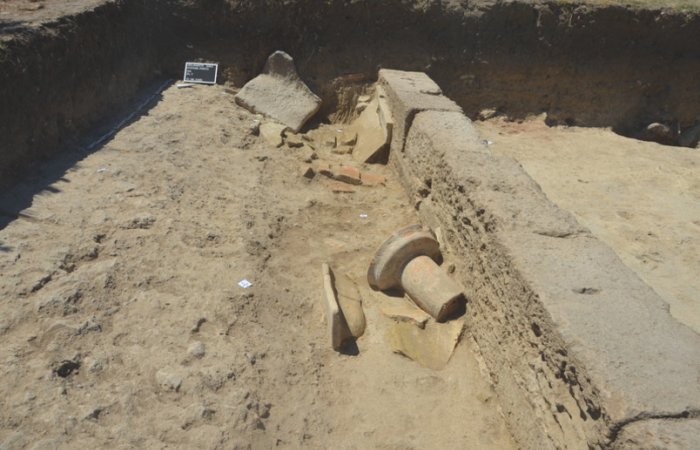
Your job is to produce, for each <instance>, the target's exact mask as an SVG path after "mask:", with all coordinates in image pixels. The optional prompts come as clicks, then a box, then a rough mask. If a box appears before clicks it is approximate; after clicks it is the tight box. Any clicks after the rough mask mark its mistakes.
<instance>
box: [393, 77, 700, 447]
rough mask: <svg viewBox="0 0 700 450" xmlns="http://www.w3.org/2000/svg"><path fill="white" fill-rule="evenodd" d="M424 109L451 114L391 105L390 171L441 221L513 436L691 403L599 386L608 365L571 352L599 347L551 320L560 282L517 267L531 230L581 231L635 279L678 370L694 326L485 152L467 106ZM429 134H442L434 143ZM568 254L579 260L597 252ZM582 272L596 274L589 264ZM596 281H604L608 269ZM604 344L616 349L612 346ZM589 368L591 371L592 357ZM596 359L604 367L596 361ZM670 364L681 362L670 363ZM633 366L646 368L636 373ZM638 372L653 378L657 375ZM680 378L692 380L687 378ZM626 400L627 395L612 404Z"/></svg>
mask: <svg viewBox="0 0 700 450" xmlns="http://www.w3.org/2000/svg"><path fill="white" fill-rule="evenodd" d="M380 83H382V84H383V85H384V87H385V89H387V91H388V92H389V93H390V95H388V97H389V100H390V103H391V106H392V108H396V109H398V110H399V111H402V110H405V109H406V106H405V105H400V106H398V107H397V106H394V105H395V103H397V102H401V98H400V94H399V95H391V91H392V90H391V86H390V83H389V82H388V81H387V80H386V79H384V80H382V79H381V73H380ZM421 115H425V120H426V121H428V122H431V123H430V124H429V125H428V126H425V127H423V128H424V129H423V130H421V126H420V125H419V126H418V127H417V129H416V130H414V124H416V123H419V122H420V120H419V119H418V118H419V117H420V116H421ZM431 115H432V116H435V115H438V116H441V117H443V118H447V117H448V116H454V115H459V116H462V115H461V114H459V113H456V112H444V111H442V112H438V111H434V112H430V111H428V112H418V113H415V114H410V115H408V114H405V115H403V117H402V116H401V115H399V116H398V117H396V120H397V121H399V120H402V119H403V120H406V119H409V120H410V123H405V124H403V125H404V126H406V127H409V130H408V131H406V133H405V134H406V136H407V139H406V140H405V142H393V143H392V149H391V150H392V151H391V154H392V162H393V163H394V164H395V165H396V166H397V168H398V170H399V172H400V173H401V177H402V180H403V182H404V185H405V187H406V189H407V190H408V192H409V195H415V196H416V200H417V202H416V203H417V206H418V209H419V211H420V213H421V216H422V217H423V219H424V220H425V221H426V222H427V223H428V224H430V225H431V226H435V227H437V226H440V227H442V228H443V230H445V231H446V233H445V234H446V235H447V237H448V243H449V247H451V250H452V251H453V252H455V253H456V254H457V255H458V256H457V257H456V258H455V260H456V261H460V262H461V264H458V266H459V267H458V269H459V274H460V276H461V278H462V280H463V281H464V284H465V285H467V286H469V287H468V288H467V289H468V291H469V290H470V289H471V292H469V294H470V298H471V305H470V306H471V308H470V316H471V322H472V323H471V329H472V332H473V333H474V335H475V338H476V340H477V341H478V342H479V344H480V345H481V346H482V350H483V351H484V357H485V359H486V360H487V362H488V364H489V366H490V368H491V371H492V376H493V378H494V381H495V382H496V387H497V389H498V390H499V393H500V394H501V400H502V402H503V403H504V404H503V406H504V409H505V411H506V415H507V418H508V420H509V423H510V425H511V428H512V429H513V432H514V434H515V435H516V438H518V439H519V441H520V443H521V445H523V447H525V448H547V447H550V448H557V447H560V448H561V447H568V446H571V442H572V441H574V442H575V441H578V442H580V445H581V446H586V445H588V446H590V447H593V448H595V447H607V446H608V445H610V443H611V441H612V440H614V439H615V437H616V436H617V435H618V434H619V432H620V428H621V427H624V425H625V424H627V423H633V422H634V421H639V420H644V419H645V417H657V416H668V417H674V416H677V415H678V414H681V415H682V414H686V415H688V414H693V415H694V414H696V412H697V411H696V409H695V408H697V406H696V403H695V402H694V400H695V399H693V398H691V399H689V400H688V401H687V402H682V403H677V407H676V408H675V409H674V408H673V407H671V408H667V410H664V408H661V410H654V407H655V405H654V403H655V400H656V399H655V398H654V397H653V396H652V397H649V396H647V397H648V398H643V399H642V400H640V401H638V402H637V401H636V399H635V398H631V399H630V395H631V396H632V397H634V395H635V392H639V391H634V390H632V391H630V392H625V393H624V395H619V393H618V392H610V391H609V389H610V388H611V387H612V388H616V387H619V386H617V384H616V383H615V382H614V381H615V374H614V373H613V374H612V377H610V376H608V377H607V378H612V380H613V383H612V384H611V383H610V379H608V380H605V378H606V374H603V376H602V377H601V374H600V373H595V371H593V372H594V373H592V374H591V373H589V370H588V367H587V364H584V363H583V362H582V361H581V359H580V358H579V355H584V358H583V359H585V360H586V362H587V363H589V364H588V365H590V362H591V361H592V360H593V359H595V358H601V359H604V360H605V358H604V357H603V356H609V355H600V354H597V353H594V354H590V351H591V350H592V349H590V348H586V343H585V342H584V343H581V342H576V340H575V338H576V332H577V331H580V330H577V329H576V327H567V325H566V324H563V323H561V318H562V317H567V314H568V313H567V312H566V311H564V312H562V311H561V309H562V308H564V309H566V308H567V307H570V306H571V305H568V306H567V301H569V299H567V298H565V297H566V296H567V295H568V294H567V295H564V296H563V300H562V299H559V298H557V297H558V294H559V295H560V294H561V292H557V290H556V289H549V288H548V286H547V285H546V283H547V280H546V279H544V280H543V279H542V277H539V278H540V279H539V280H537V278H538V277H537V276H535V275H536V274H535V273H534V272H533V271H532V270H530V271H528V270H527V268H528V265H529V264H530V262H531V261H529V260H528V259H529V258H527V255H523V253H522V250H523V247H525V250H527V251H531V250H533V249H532V248H527V247H528V246H526V245H523V244H524V243H527V242H528V241H537V240H538V239H539V241H540V242H535V246H541V245H542V244H543V242H542V241H554V242H556V241H557V240H570V239H571V238H573V239H578V240H580V241H581V242H582V244H581V245H580V246H582V247H583V248H584V249H585V248H593V250H594V251H593V252H592V253H591V254H589V255H584V257H585V256H589V257H590V256H591V255H592V256H594V257H602V258H603V259H605V263H606V264H605V270H611V269H613V270H612V271H613V272H616V273H621V274H623V275H624V278H625V280H624V283H626V284H631V285H635V284H636V286H634V287H635V289H636V291H635V292H634V293H633V295H631V296H630V297H631V298H630V299H628V301H629V302H631V303H632V304H636V303H639V302H640V301H642V302H646V303H645V304H644V305H643V308H641V309H642V310H643V312H644V313H645V314H647V315H648V317H647V319H649V318H650V320H651V321H652V322H653V321H659V322H661V323H662V326H661V327H660V329H658V327H657V329H656V330H655V332H656V333H657V334H658V333H659V332H661V334H663V333H664V332H665V331H670V334H672V335H673V336H674V338H676V339H680V340H681V341H685V343H686V344H689V346H686V351H685V352H684V355H685V356H690V357H691V359H692V360H693V361H690V362H689V364H688V367H687V370H685V372H688V373H686V374H685V375H687V376H686V377H685V378H686V379H692V376H693V371H694V370H695V369H694V367H695V366H696V365H697V362H698V360H700V354H699V353H695V354H694V353H693V352H692V346H693V345H700V344H699V343H698V342H699V341H698V336H697V334H694V333H692V332H691V331H690V330H688V329H686V328H685V327H683V326H681V325H680V324H678V323H677V322H675V321H673V319H671V318H670V316H669V314H668V311H667V307H665V306H664V305H665V303H664V302H663V301H662V300H661V299H660V298H658V296H656V294H655V293H654V292H653V291H652V290H651V289H649V288H648V287H647V286H646V285H644V283H643V282H641V280H639V278H638V277H636V275H634V274H633V273H632V272H631V271H630V270H629V269H628V268H627V267H625V266H624V265H623V264H622V263H621V262H620V261H619V260H618V259H617V258H616V256H615V255H614V253H613V252H612V251H611V250H610V249H609V248H607V247H606V246H605V245H603V244H602V243H601V242H600V241H598V240H597V239H596V238H595V237H593V236H592V235H591V234H590V233H589V232H588V231H587V230H586V229H585V228H583V227H581V226H580V225H579V224H578V223H577V222H576V221H575V220H574V219H573V217H572V216H571V215H570V214H568V213H565V212H563V211H561V210H560V209H559V208H557V207H556V206H555V205H553V204H551V202H549V201H548V200H547V198H546V197H545V196H544V194H543V193H542V192H541V191H540V190H539V187H538V186H537V185H536V183H534V181H532V180H531V179H530V178H529V176H527V174H525V172H524V171H523V170H522V169H521V168H520V167H519V166H518V165H517V164H516V163H514V162H513V161H504V160H502V159H500V160H499V159H498V158H495V157H494V156H493V155H491V154H490V152H489V151H488V149H487V148H486V147H485V146H484V145H483V144H482V143H481V140H480V138H479V137H478V134H477V133H476V132H475V130H474V129H473V127H471V125H470V123H469V121H468V119H467V118H466V117H463V116H462V117H461V118H460V119H461V120H462V121H463V123H462V125H461V126H459V127H455V126H454V125H455V124H456V123H458V122H459V120H457V119H455V118H454V117H453V118H452V123H451V124H450V127H447V128H444V127H443V129H441V130H440V129H439V128H440V127H437V128H436V127H435V124H436V123H435V121H436V120H437V122H438V123H439V122H440V119H439V118H436V117H432V118H431V117H429V116H431ZM395 116H396V114H395ZM448 122H450V120H448ZM399 127H401V124H399ZM401 128H403V127H401ZM435 141H439V143H440V144H445V143H446V144H447V145H435V144H436V142H435ZM397 144H398V145H397ZM399 146H400V147H399ZM464 149H466V150H465V151H461V150H464ZM464 167H475V168H476V170H471V171H466V172H465V171H464V170H463V169H464ZM487 173H488V174H489V175H487V176H486V174H487ZM513 189H515V191H513ZM523 196H524V198H523ZM509 197H510V198H509ZM514 201H517V202H518V203H522V202H523V201H524V202H525V203H526V204H527V203H528V202H530V203H532V205H530V207H533V208H535V209H536V211H529V212H530V214H529V215H527V216H526V215H521V216H520V218H516V216H518V215H520V213H521V212H522V210H519V209H518V207H517V205H515V207H514V204H513V202H514ZM533 214H534V217H535V218H534V221H533V220H532V219H530V221H529V222H527V221H526V222H525V223H523V220H526V219H523V217H528V216H529V217H530V218H532V217H533ZM514 218H515V220H511V219H514ZM431 222H432V223H431ZM533 237H534V239H533ZM518 248H520V251H518ZM560 250H562V249H561V248H557V245H554V246H552V248H550V249H548V251H547V252H545V254H544V255H538V257H544V258H545V259H550V260H551V259H552V257H553V256H556V254H557V253H558V252H559V251H560ZM530 259H531V258H530ZM569 259H570V258H569ZM578 263H584V264H587V265H590V264H596V261H595V260H590V261H578ZM575 266H576V262H575V261H574V267H575ZM610 266H612V267H610ZM565 270H570V268H567V269H565ZM593 273H594V274H595V275H600V274H599V273H597V272H596V271H593ZM593 278H594V279H593V281H595V277H593ZM557 281H560V280H557ZM606 281H607V282H613V283H614V281H615V280H606ZM538 282H539V283H538ZM542 282H544V285H543V283H542ZM585 287H586V286H581V288H585ZM591 287H593V286H591ZM574 289H576V288H574ZM574 294H576V293H575V292H574ZM578 295H581V294H578ZM620 295H623V296H624V293H623V292H614V295H613V297H616V296H617V297H619V296H620ZM543 296H544V298H543ZM574 296H575V295H574ZM609 300H610V299H609V298H605V299H604V301H609ZM612 300H613V301H614V300H615V298H612ZM621 303H623V304H624V302H621ZM557 309H559V310H557ZM569 313H570V311H569ZM569 316H570V317H572V316H571V315H570V314H569ZM553 317H555V318H557V319H558V321H557V320H554V319H553ZM638 325H639V324H638ZM641 326H642V327H643V326H644V324H641ZM633 328H634V327H633ZM637 328H639V326H637ZM598 344H600V342H598ZM637 347H638V346H637ZM508 348H509V349H510V350H508ZM688 348H690V349H691V350H690V351H688ZM698 348H700V347H698ZM595 350H599V349H595ZM615 350H617V351H619V346H618V348H616V349H615ZM630 350H631V351H635V350H638V348H630ZM587 352H588V353H589V354H588V355H587V357H586V353H587ZM640 356H642V357H643V355H640ZM613 357H614V355H613ZM608 359H609V358H608ZM649 364H653V361H650V362H649ZM642 366H643V365H642ZM642 368H644V367H642ZM597 369H598V372H600V370H601V368H600V367H599V368H597ZM613 369H614V368H613ZM602 370H603V371H605V370H607V368H606V367H602ZM673 370H674V371H681V372H683V371H684V368H683V367H682V366H679V365H676V366H675V367H673ZM613 372H614V370H613ZM623 372H624V371H623ZM650 373H651V374H653V373H654V371H653V370H652V371H650ZM644 375H648V374H646V373H645V374H641V376H644ZM681 375H683V374H681ZM601 378H602V379H601ZM681 378H683V377H682V376H681ZM649 381H651V382H657V383H659V382H662V380H660V379H657V380H647V382H649ZM641 389H642V391H641V392H643V389H645V387H644V386H641ZM678 389H682V386H681V387H679V388H678ZM687 389H690V390H692V389H693V388H692V384H691V385H690V386H687ZM642 397H643V395H642ZM691 397H692V395H691ZM630 401H631V403H632V404H631V405H630V404H622V405H621V404H620V403H625V402H628V403H629V402H630ZM673 401H676V399H672V401H671V404H672V405H673ZM635 402H636V404H635ZM660 403H661V404H663V403H664V402H663V401H662V402H660ZM663 406H666V405H663ZM645 408H650V409H651V411H650V410H644V409H645ZM574 447H577V445H574Z"/></svg>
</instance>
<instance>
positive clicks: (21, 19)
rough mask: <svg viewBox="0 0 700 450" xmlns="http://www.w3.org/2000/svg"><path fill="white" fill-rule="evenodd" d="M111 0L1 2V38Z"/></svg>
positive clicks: (19, 0)
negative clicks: (5, 34) (5, 33)
mask: <svg viewBox="0 0 700 450" xmlns="http://www.w3.org/2000/svg"><path fill="white" fill-rule="evenodd" d="M107 1H109V0H0V37H2V34H3V33H4V32H14V31H17V30H21V29H24V28H34V27H37V26H40V25H41V23H43V22H48V21H52V20H55V19H57V18H60V17H63V16H67V15H71V14H77V13H81V12H83V11H87V10H89V9H92V8H94V7H96V6H98V5H100V4H102V3H106V2H107Z"/></svg>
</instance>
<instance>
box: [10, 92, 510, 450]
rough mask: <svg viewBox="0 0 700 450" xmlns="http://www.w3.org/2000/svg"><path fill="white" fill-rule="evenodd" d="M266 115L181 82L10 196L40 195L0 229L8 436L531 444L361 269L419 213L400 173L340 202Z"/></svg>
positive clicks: (480, 384)
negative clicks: (391, 323)
mask: <svg viewBox="0 0 700 450" xmlns="http://www.w3.org/2000/svg"><path fill="white" fill-rule="evenodd" d="M253 120H254V116H252V115H251V114H249V113H248V112H247V111H244V110H242V109H240V108H239V107H237V106H236V105H235V104H234V101H233V96H232V95H231V94H230V93H227V92H226V91H225V90H224V88H223V87H219V86H216V87H204V86H198V87H194V88H191V89H181V90H179V89H176V88H175V87H170V88H169V89H167V90H166V91H165V92H164V94H163V98H162V99H161V100H160V101H159V102H158V104H157V105H156V106H155V107H153V108H152V109H151V110H150V111H149V112H148V114H147V115H144V116H142V117H140V118H139V119H138V120H137V121H136V122H135V123H133V124H131V125H130V126H128V127H127V128H125V129H123V130H122V131H121V132H120V133H119V134H118V135H117V136H116V137H115V138H114V139H113V140H111V141H110V142H109V143H108V144H106V145H105V146H104V147H103V148H101V149H100V150H99V151H97V152H95V153H92V154H90V155H87V156H85V157H84V158H83V159H82V160H80V161H79V162H78V163H77V164H75V165H74V166H72V167H71V168H70V169H69V170H67V171H65V172H64V170H63V169H61V167H62V166H61V164H63V163H64V162H60V161H59V162H55V163H54V166H48V167H47V168H46V172H47V175H48V176H56V177H60V179H58V180H57V181H56V182H54V183H52V184H51V185H50V186H48V187H46V188H45V189H43V190H41V192H39V193H37V194H36V195H34V191H35V190H36V185H32V184H26V185H23V186H20V187H18V188H17V189H16V190H14V191H12V192H10V193H9V194H8V195H7V196H6V197H5V198H4V199H2V201H1V202H0V204H1V205H4V208H5V210H6V212H7V209H8V208H10V209H11V208H12V207H13V206H12V205H13V202H14V204H16V202H17V201H18V200H17V199H20V198H29V199H31V202H32V203H31V207H30V208H28V209H26V210H25V211H23V213H22V215H21V216H20V217H19V218H17V219H14V220H7V219H6V220H5V222H6V223H8V222H9V223H8V224H7V226H6V227H5V228H4V229H2V230H0V274H1V275H0V340H1V341H2V346H0V362H1V363H0V370H1V372H0V379H1V380H2V383H0V398H2V408H0V448H2V449H16V448H29V449H53V448H203V449H205V448H220V449H233V448H273V447H280V448H302V447H303V448H334V449H336V448H337V449H345V448H347V449H366V448H380V449H381V448H383V449H425V448H445V449H448V448H470V449H509V448H515V445H514V443H513V442H512V439H511V437H510V435H509V434H508V432H507V430H506V428H505V425H504V421H503V418H502V416H501V413H500V412H499V408H498V401H497V398H496V397H495V394H494V393H493V391H492V389H491V386H490V384H489V382H488V381H487V380H486V379H485V378H484V377H483V376H482V372H481V370H480V364H479V362H478V358H477V356H476V349H475V348H474V344H472V341H471V340H470V339H469V337H468V336H465V338H463V340H462V342H461V344H460V345H459V346H458V348H457V351H456V354H455V355H454V357H453V359H452V360H451V362H450V364H449V365H448V367H447V368H446V369H445V370H442V371H432V370H429V369H425V368H422V367H420V366H419V365H417V364H416V363H414V362H413V361H411V360H409V359H407V358H405V357H402V356H399V355H396V354H393V353H392V352H391V350H390V349H389V348H388V346H387V345H386V342H385V336H384V334H383V331H382V329H381V327H379V325H378V323H379V320H378V315H379V313H378V312H377V307H376V305H375V303H374V302H373V301H372V296H371V294H369V292H368V290H367V287H366V282H365V276H366V270H367V265H368V262H369V259H370V257H371V255H372V253H373V251H374V250H375V248H376V247H377V246H378V245H379V244H380V243H381V242H382V241H383V240H384V239H385V238H386V237H387V236H388V234H389V233H391V232H392V231H394V230H395V229H397V228H399V227H401V226H404V225H406V224H410V223H412V222H415V221H416V217H415V216H414V212H413V210H412V208H411V207H410V206H409V203H408V201H407V199H406V198H405V197H404V194H403V191H402V190H401V189H400V187H399V184H398V181H397V180H396V178H395V177H394V174H393V173H391V172H390V171H389V170H388V168H386V167H383V166H378V167H372V169H371V170H372V171H374V172H377V173H383V174H385V175H387V177H388V183H387V186H386V187H364V186H359V187H357V191H356V192H355V193H352V194H334V193H333V192H332V191H331V190H330V189H329V188H328V186H329V181H328V180H326V179H323V178H319V177H317V178H315V179H314V180H311V181H309V180H306V179H304V178H303V177H301V173H300V170H299V169H300V166H301V156H300V155H299V154H298V153H297V152H295V151H293V150H289V149H278V148H273V147H272V146H270V145H269V144H267V143H266V142H265V140H264V139H262V138H259V137H256V136H254V135H253V134H252V133H251V132H250V127H251V124H252V122H253ZM338 158H340V157H338ZM361 214H366V215H367V217H366V218H364V217H361V216H360V215H361ZM0 218H1V217H0ZM324 261H328V262H330V263H331V265H332V266H333V267H334V268H335V269H336V271H341V272H346V273H348V274H349V275H350V276H351V277H352V278H354V279H355V280H357V281H358V283H359V284H360V286H361V290H362V293H363V295H364V296H365V306H366V309H365V312H366V314H367V320H368V327H367V332H366V334H365V335H364V336H363V337H362V338H360V339H359V341H358V347H359V355H357V356H350V355H341V354H338V353H336V352H334V351H332V350H331V349H330V345H329V343H328V337H327V335H326V327H325V324H324V319H323V311H324V310H323V306H322V303H321V298H320V297H321V283H322V279H321V270H320V268H321V263H322V262H324ZM242 279H248V280H250V282H252V287H250V288H248V289H243V288H241V287H239V286H238V285H237V283H238V282H239V281H240V280H242Z"/></svg>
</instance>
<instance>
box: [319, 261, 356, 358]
mask: <svg viewBox="0 0 700 450" xmlns="http://www.w3.org/2000/svg"><path fill="white" fill-rule="evenodd" d="M321 271H322V275H323V303H324V305H325V307H326V320H327V322H328V334H329V337H330V341H331V346H332V347H333V350H340V349H341V348H342V347H343V343H344V342H345V341H347V340H348V339H350V338H352V333H351V332H350V329H349V328H348V325H347V323H346V322H345V318H344V317H343V315H342V313H341V312H340V307H339V306H338V300H337V298H336V295H335V289H334V288H333V275H332V273H331V268H330V267H329V266H328V264H325V263H324V264H323V265H322V267H321Z"/></svg>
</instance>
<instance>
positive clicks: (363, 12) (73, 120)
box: [0, 0, 700, 185]
mask: <svg viewBox="0 0 700 450" xmlns="http://www.w3.org/2000/svg"><path fill="white" fill-rule="evenodd" d="M698 35H700V16H698V15H697V14H696V13H690V12H682V11H676V12H673V11H663V10H656V11H650V10H641V9H629V8H624V7H619V6H608V7H593V6H586V5H580V4H579V5H577V4H568V5H563V4H559V3H555V2H549V3H547V2H530V3H524V2H511V3H497V2H491V1H480V2H458V1H433V0H425V1H416V0H412V1H408V0H387V1H383V2H375V1H350V2H348V1H337V0H334V1H318V0H263V1H246V0H181V1H177V0H160V1H159V0H153V1H148V2H147V1H144V0H118V1H114V2H105V3H104V4H103V5H102V6H100V7H97V8H96V9H94V10H92V11H89V12H86V13H82V14H79V15H75V16H69V17H66V18H63V19H61V20H58V21H56V22H54V23H51V24H47V25H46V26H44V27H43V28H41V29H40V30H39V31H37V32H34V33H28V34H26V35H20V36H18V37H16V38H14V39H12V40H9V41H6V42H4V43H3V46H2V47H0V63H2V64H3V71H2V72H0V104H2V106H3V107H2V108H0V134H1V135H2V136H3V139H2V141H1V142H0V180H1V182H0V184H5V185H7V184H8V183H11V182H14V181H16V180H17V179H19V178H21V177H23V176H26V175H27V174H28V173H31V172H30V168H31V167H33V166H34V165H35V164H36V163H37V162H38V161H41V160H43V159H46V158H47V157H49V156H50V155H52V154H55V153H56V152H59V151H61V150H63V149H65V148H66V146H67V145H69V144H70V143H71V142H72V140H74V139H75V138H76V136H78V135H80V134H81V133H83V132H85V131H86V130H88V129H89V128H90V127H92V126H94V125H95V124H96V123H98V122H99V121H100V120H101V119H104V118H105V117H106V116H108V115H109V114H110V113H112V112H113V111H114V110H115V108H116V107H118V106H120V105H123V104H125V103H126V102H127V101H128V100H129V99H130V98H131V97H133V95H134V94H135V93H136V92H137V91H138V88H139V87H142V86H143V85H144V84H146V83H148V82H152V81H154V80H156V79H158V78H164V77H172V78H179V77H180V76H181V72H182V66H183V63H184V62H185V61H186V60H212V61H219V62H220V63H221V65H222V67H221V69H222V71H221V75H222V76H221V82H230V83H232V84H234V85H237V86H240V85H242V84H243V83H244V82H245V81H247V80H248V79H250V78H252V77H253V76H255V75H256V74H257V73H258V71H259V70H260V69H261V68H262V66H263V64H264V61H265V58H266V57H267V55H269V54H270V53H271V52H272V51H274V50H277V49H282V50H286V51H287V52H289V53H290V54H292V55H293V56H294V57H295V60H296V64H297V66H298V68H299V71H300V73H301V74H302V76H303V78H304V79H305V80H306V81H307V82H308V83H309V85H310V86H311V87H312V89H314V90H315V91H316V92H318V93H319V94H320V95H321V96H322V97H323V98H324V100H325V102H324V107H323V109H322V114H321V116H320V117H324V116H325V117H327V116H329V115H332V114H333V112H334V111H335V110H336V108H337V106H338V104H339V102H342V100H343V99H344V98H343V97H344V95H346V94H347V89H346V88H348V86H350V87H352V86H353V85H356V84H358V83H360V84H362V83H368V82H370V81H373V80H375V79H376V74H377V69H378V68H381V67H385V68H387V67H388V68H396V69H404V70H419V71H424V72H427V73H428V74H429V75H430V76H431V77H432V78H433V79H435V80H436V81H437V82H438V83H439V84H440V85H441V86H442V88H443V90H444V91H445V93H446V94H447V95H448V96H449V97H450V98H452V99H454V100H455V101H456V102H457V103H459V104H460V106H462V107H463V109H464V111H465V113H466V114H467V115H468V116H469V117H471V118H475V117H477V116H478V114H479V112H480V111H481V110H483V109H486V108H492V109H495V110H497V111H498V112H499V113H502V114H505V115H507V116H509V117H512V118H514V119H518V118H522V117H525V116H528V115H531V114H541V113H547V116H548V120H549V122H550V123H552V124H558V123H560V124H576V125H582V126H606V127H608V126H609V127H614V128H615V129H617V130H619V131H620V132H622V133H623V134H630V135H632V134H634V133H635V132H636V131H637V130H639V129H640V128H641V127H643V126H644V125H646V124H648V123H650V122H653V121H662V122H666V123H668V124H670V125H673V126H678V127H680V128H681V129H684V128H689V127H691V126H693V125H695V124H697V123H698V122H700V79H698V78H697V77H696V76H695V74H697V73H699V72H700V48H699V47H697V45H695V43H696V37H697V36H698ZM345 100H347V99H345Z"/></svg>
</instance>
